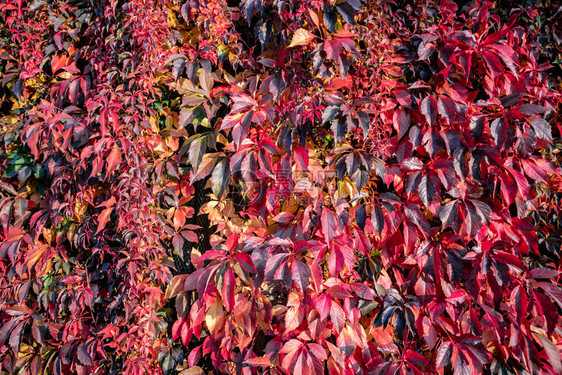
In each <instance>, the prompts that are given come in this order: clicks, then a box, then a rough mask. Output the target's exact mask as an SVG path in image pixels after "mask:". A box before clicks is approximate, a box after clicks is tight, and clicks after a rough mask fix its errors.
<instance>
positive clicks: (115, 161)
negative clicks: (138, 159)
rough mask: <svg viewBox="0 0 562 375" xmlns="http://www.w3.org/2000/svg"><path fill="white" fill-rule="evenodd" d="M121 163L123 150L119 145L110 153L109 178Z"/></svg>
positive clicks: (108, 159) (108, 162)
mask: <svg viewBox="0 0 562 375" xmlns="http://www.w3.org/2000/svg"><path fill="white" fill-rule="evenodd" d="M119 163H121V150H119V147H117V145H114V146H113V149H112V150H111V152H110V153H109V156H108V157H107V176H109V175H111V173H113V171H114V170H115V168H117V166H118V165H119Z"/></svg>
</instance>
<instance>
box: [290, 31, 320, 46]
mask: <svg viewBox="0 0 562 375" xmlns="http://www.w3.org/2000/svg"><path fill="white" fill-rule="evenodd" d="M314 38H315V36H314V34H312V33H311V32H310V31H308V30H305V29H298V30H297V31H296V32H295V35H293V40H291V44H289V48H291V47H296V46H306V45H307V44H309V43H310V42H312V41H313V40H314Z"/></svg>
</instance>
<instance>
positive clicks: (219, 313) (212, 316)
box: [205, 298, 224, 332]
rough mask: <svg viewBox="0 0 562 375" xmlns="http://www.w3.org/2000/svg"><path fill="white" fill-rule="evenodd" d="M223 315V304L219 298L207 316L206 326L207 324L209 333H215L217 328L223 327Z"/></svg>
mask: <svg viewBox="0 0 562 375" xmlns="http://www.w3.org/2000/svg"><path fill="white" fill-rule="evenodd" d="M223 314H224V310H223V308H222V302H221V301H220V299H219V298H217V299H215V302H213V303H212V304H211V306H210V307H209V310H208V311H207V314H206V315H205V324H207V328H209V331H211V332H213V331H214V330H215V327H217V326H220V325H222V319H223Z"/></svg>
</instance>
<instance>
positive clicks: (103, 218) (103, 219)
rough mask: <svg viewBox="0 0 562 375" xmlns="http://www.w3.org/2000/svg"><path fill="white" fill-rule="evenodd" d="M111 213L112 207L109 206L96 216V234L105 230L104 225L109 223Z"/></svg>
mask: <svg viewBox="0 0 562 375" xmlns="http://www.w3.org/2000/svg"><path fill="white" fill-rule="evenodd" d="M112 212H113V206H109V207H107V208H106V209H105V210H103V211H102V212H101V214H100V215H99V216H98V230H97V231H96V234H97V233H99V232H100V231H101V230H102V229H103V228H105V225H106V224H107V222H108V221H109V217H110V216H111V213H112Z"/></svg>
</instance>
